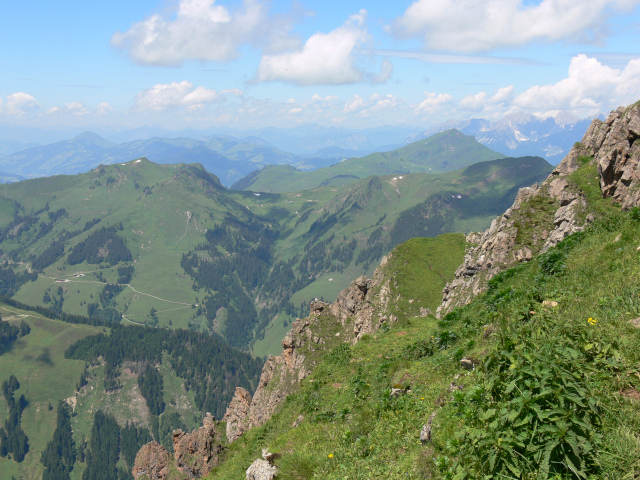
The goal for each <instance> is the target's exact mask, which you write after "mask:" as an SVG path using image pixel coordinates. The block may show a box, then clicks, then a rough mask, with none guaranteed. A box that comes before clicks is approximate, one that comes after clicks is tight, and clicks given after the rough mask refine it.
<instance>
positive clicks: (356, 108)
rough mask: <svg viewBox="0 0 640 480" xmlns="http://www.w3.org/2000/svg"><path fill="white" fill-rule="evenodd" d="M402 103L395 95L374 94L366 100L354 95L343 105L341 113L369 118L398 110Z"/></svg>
mask: <svg viewBox="0 0 640 480" xmlns="http://www.w3.org/2000/svg"><path fill="white" fill-rule="evenodd" d="M403 103H404V101H403V100H402V99H400V98H398V97H396V96H395V95H391V94H389V93H388V94H386V95H380V94H378V93H374V94H373V95H371V96H370V97H369V98H368V99H364V98H361V97H360V96H359V95H354V96H353V98H352V99H351V100H349V101H348V102H346V103H345V104H344V107H343V108H342V112H343V113H346V114H349V115H353V114H355V115H357V116H359V117H370V116H372V115H375V114H383V113H386V112H392V111H396V110H398V109H400V108H401V107H402V106H403Z"/></svg>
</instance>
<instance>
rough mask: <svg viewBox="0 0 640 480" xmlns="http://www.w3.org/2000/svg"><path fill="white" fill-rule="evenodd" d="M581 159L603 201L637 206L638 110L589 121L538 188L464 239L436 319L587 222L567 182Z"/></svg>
mask: <svg viewBox="0 0 640 480" xmlns="http://www.w3.org/2000/svg"><path fill="white" fill-rule="evenodd" d="M585 157H591V158H592V159H591V160H590V161H591V162H592V163H593V164H595V165H596V166H597V171H598V174H599V175H598V181H599V184H600V189H601V191H602V195H603V196H604V197H611V198H613V199H614V201H616V202H618V203H619V204H621V205H622V207H623V208H625V209H626V208H630V207H632V206H635V205H638V204H640V169H639V165H638V164H639V161H640V105H639V104H635V105H632V106H630V107H627V108H624V107H620V108H619V109H618V110H615V111H613V112H611V114H610V115H609V116H608V118H607V119H606V120H605V121H604V122H603V121H600V120H597V119H596V120H594V121H593V123H592V124H591V126H590V127H589V129H588V131H587V133H585V135H584V138H583V139H582V142H580V143H577V144H576V145H575V146H574V147H573V149H572V150H571V151H570V152H569V154H568V155H567V156H566V157H565V158H564V159H563V160H562V162H560V164H559V165H558V166H557V167H556V168H555V170H554V171H553V172H552V173H551V175H550V176H549V177H548V178H547V179H546V180H545V181H544V182H543V183H542V185H540V186H538V185H534V186H532V187H528V188H523V189H521V190H520V191H519V193H518V196H517V198H516V200H515V202H514V203H513V205H512V206H511V208H509V209H508V210H507V211H506V212H505V213H504V214H503V215H502V216H501V217H498V218H496V219H495V220H494V221H493V222H492V223H491V226H490V227H489V228H488V229H487V230H485V231H484V232H483V233H481V234H470V235H468V236H467V242H468V243H469V244H470V245H471V246H470V248H469V249H468V252H467V254H466V256H465V259H464V262H463V263H462V265H461V266H460V267H459V268H458V270H457V271H456V278H455V280H453V281H452V282H450V283H448V284H447V286H446V287H445V289H444V292H443V299H442V304H441V305H440V307H439V308H438V315H440V316H442V315H444V314H446V313H447V312H449V311H451V310H452V309H453V308H455V307H458V306H461V305H465V304H467V303H469V302H470V301H471V299H472V298H473V297H474V296H475V295H477V294H478V293H480V292H482V291H483V290H484V288H485V286H486V283H487V281H488V280H489V279H490V278H491V277H493V276H494V275H495V274H496V273H498V272H500V271H501V270H504V269H506V268H509V267H511V266H513V265H516V264H518V263H520V262H527V261H529V260H531V258H532V257H533V256H534V255H536V254H538V253H541V252H544V251H546V250H548V249H549V248H551V247H552V246H554V245H556V244H557V243H559V242H560V241H562V240H563V239H564V238H565V237H566V236H568V235H570V234H572V233H575V232H578V231H581V230H583V229H584V227H585V225H586V224H587V223H589V222H590V221H593V219H594V218H595V217H594V216H593V214H588V215H587V214H586V207H587V203H586V199H585V195H584V193H583V192H582V191H580V189H579V188H577V187H576V186H575V185H574V184H573V183H572V182H570V179H569V177H570V175H571V174H572V173H573V172H575V171H576V170H577V169H578V166H579V164H580V159H581V158H585ZM595 180H596V179H595V178H594V182H595Z"/></svg>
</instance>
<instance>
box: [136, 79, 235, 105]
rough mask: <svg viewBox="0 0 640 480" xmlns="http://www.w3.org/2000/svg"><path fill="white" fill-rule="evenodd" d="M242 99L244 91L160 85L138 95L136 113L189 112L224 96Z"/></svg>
mask: <svg viewBox="0 0 640 480" xmlns="http://www.w3.org/2000/svg"><path fill="white" fill-rule="evenodd" d="M227 94H230V95H234V96H236V97H240V96H242V95H243V92H242V90H239V89H231V90H222V91H220V92H218V91H217V90H212V89H208V88H205V87H196V88H194V86H193V83H191V82H189V81H187V80H184V81H182V82H173V83H159V84H157V85H154V86H153V87H151V88H147V89H146V90H143V91H141V92H140V93H138V94H137V95H136V97H135V99H134V105H133V109H132V110H133V111H134V112H154V111H155V112H160V111H163V110H167V109H170V108H176V107H186V108H187V109H189V110H199V109H202V108H203V107H204V106H205V105H206V104H209V103H212V102H216V101H219V100H220V99H221V97H222V96H223V95H227Z"/></svg>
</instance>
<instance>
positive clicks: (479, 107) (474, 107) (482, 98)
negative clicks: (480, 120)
mask: <svg viewBox="0 0 640 480" xmlns="http://www.w3.org/2000/svg"><path fill="white" fill-rule="evenodd" d="M514 97H515V93H514V88H513V85H509V86H508V87H502V88H500V89H499V90H498V91H497V92H496V93H495V94H494V95H493V96H491V97H490V96H489V94H487V92H480V93H477V94H475V95H467V96H466V97H464V98H463V99H462V100H460V105H459V108H460V110H465V111H468V112H481V111H483V110H485V109H487V108H490V107H497V106H500V107H502V106H504V105H505V104H509V103H511V101H512V100H513V99H514Z"/></svg>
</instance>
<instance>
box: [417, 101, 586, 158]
mask: <svg viewBox="0 0 640 480" xmlns="http://www.w3.org/2000/svg"><path fill="white" fill-rule="evenodd" d="M591 120H592V119H591V118H589V119H586V118H585V119H582V120H578V119H576V118H571V117H568V116H560V115H558V116H556V117H547V118H540V117H536V116H534V115H529V114H524V113H516V114H511V115H507V116H506V117H504V118H502V119H501V120H498V121H493V122H492V121H489V120H485V119H482V118H474V119H470V120H449V121H447V122H444V123H441V124H440V125H437V126H435V127H432V128H429V129H428V130H425V131H424V132H422V133H421V134H419V135H416V136H413V137H410V138H408V139H407V140H406V141H405V145H406V144H409V143H412V142H415V141H416V140H420V139H423V138H428V137H430V136H432V135H434V134H436V133H438V132H441V131H444V130H448V129H450V128H455V129H457V130H460V131H461V132H462V133H464V134H466V135H473V136H474V137H475V138H476V140H478V142H480V143H482V144H483V145H485V146H487V147H489V148H491V149H492V150H495V151H497V152H500V153H503V154H504V155H509V156H514V157H515V156H527V155H534V156H540V157H544V158H546V159H547V161H548V162H549V163H551V164H552V165H556V164H558V163H559V162H560V160H562V159H563V158H564V157H565V155H566V154H567V153H569V150H571V147H572V146H573V144H574V143H575V139H576V138H582V135H584V133H585V132H586V131H587V128H589V125H590V124H591Z"/></svg>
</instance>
